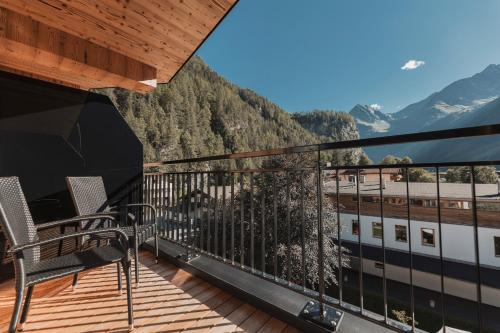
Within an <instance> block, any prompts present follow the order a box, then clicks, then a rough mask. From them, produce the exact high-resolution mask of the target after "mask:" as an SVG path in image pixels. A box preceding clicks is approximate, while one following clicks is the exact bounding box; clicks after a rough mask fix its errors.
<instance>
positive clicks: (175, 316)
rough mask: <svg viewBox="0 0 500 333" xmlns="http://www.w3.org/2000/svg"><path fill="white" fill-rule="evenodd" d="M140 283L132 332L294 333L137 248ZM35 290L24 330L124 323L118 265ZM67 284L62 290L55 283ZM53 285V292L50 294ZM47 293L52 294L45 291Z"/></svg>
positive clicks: (4, 311) (2, 289)
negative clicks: (72, 283)
mask: <svg viewBox="0 0 500 333" xmlns="http://www.w3.org/2000/svg"><path fill="white" fill-rule="evenodd" d="M140 273H141V284H140V285H139V287H138V288H133V296H134V316H135V326H136V330H135V331H134V332H136V333H139V332H166V331H168V332H174V331H175V332H181V331H182V332H196V333H200V332H232V331H248V332H257V331H259V330H260V331H261V332H271V333H274V332H276V333H278V332H281V331H287V332H298V331H296V330H293V328H290V327H287V326H286V325H285V324H284V323H282V322H281V321H279V320H277V319H274V318H271V317H270V316H269V315H267V314H265V313H264V312H262V311H260V310H257V309H255V308H254V307H253V306H251V305H249V304H246V303H244V302H242V301H241V300H239V299H237V298H236V297H234V296H231V295H230V294H228V293H226V292H224V291H222V290H221V289H219V288H216V287H214V286H212V285H210V284H209V283H207V282H205V281H203V280H200V279H199V278H197V277H195V276H193V275H191V274H190V273H188V272H186V271H184V270H182V269H179V268H178V267H176V266H174V265H172V264H170V263H168V262H165V261H163V260H160V261H159V263H158V264H155V262H154V257H152V256H151V255H150V254H149V253H148V252H144V251H143V252H141V266H140ZM70 278H71V277H69V280H68V278H67V279H65V280H64V279H63V280H55V281H49V282H46V283H43V284H40V285H38V286H37V288H36V289H35V294H34V296H35V297H34V298H33V300H32V308H31V311H30V316H29V318H28V322H27V324H26V327H25V331H26V332H37V333H49V332H50V333H73V332H75V333H76V332H118V331H123V330H125V329H126V327H127V312H126V304H127V301H126V293H125V292H124V293H123V294H121V295H119V294H118V293H117V289H116V265H109V266H106V267H102V268H98V269H95V270H92V271H90V272H88V273H87V274H83V275H82V276H81V277H80V279H79V284H78V288H77V289H76V290H75V291H74V292H72V291H71V290H70V288H69V287H68V286H69V281H70V280H71V279H70ZM61 281H63V282H64V283H65V288H64V290H62V291H61V290H58V289H59V288H60V286H58V284H59V283H60V282H61ZM13 287H14V284H13V283H12V281H9V282H7V283H3V284H0V294H1V295H2V296H1V298H0V304H4V305H6V304H7V305H8V306H7V307H5V306H4V307H0V331H1V332H4V331H5V330H6V327H7V325H8V322H9V320H10V310H11V307H12V302H13V299H14V293H13ZM56 290H57V294H53V292H54V291H56ZM47 295H50V296H47Z"/></svg>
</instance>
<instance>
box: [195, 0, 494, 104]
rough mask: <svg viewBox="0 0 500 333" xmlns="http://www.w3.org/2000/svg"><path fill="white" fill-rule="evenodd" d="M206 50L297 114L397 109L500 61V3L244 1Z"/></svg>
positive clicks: (221, 68)
mask: <svg viewBox="0 0 500 333" xmlns="http://www.w3.org/2000/svg"><path fill="white" fill-rule="evenodd" d="M198 55H200V56H201V57H202V58H203V59H204V60H205V61H206V62H207V63H208V65H209V66H211V67H212V68H213V69H214V70H216V71H217V72H218V73H220V74H221V75H223V76H224V77H226V78H227V79H229V80H230V81H232V82H234V83H236V84H238V85H240V86H243V87H247V88H250V89H252V90H255V91H256V92H257V93H259V94H261V95H263V96H265V97H267V98H269V99H270V100H271V101H273V102H275V103H277V104H278V105H280V106H281V107H283V108H285V109H286V110H287V111H307V110H311V109H335V110H340V111H349V110H350V109H351V108H352V106H354V105H355V104H357V103H361V104H379V105H381V106H382V107H383V109H382V111H385V112H395V111H398V110H399V109H401V108H402V107H404V106H406V105H408V104H410V103H413V102H416V101H419V100H421V99H422V98H425V97H427V96H428V95H429V94H431V93H432V92H435V91H438V90H440V89H442V88H444V87H445V86H446V85H447V84H449V83H451V82H453V81H455V80H457V79H460V78H464V77H467V76H470V75H473V74H475V73H477V72H480V71H481V70H483V69H484V68H485V67H486V66H487V65H488V64H491V63H500V0H418V1H411V0H309V1H308V0H240V1H239V3H238V4H237V5H236V7H235V8H234V9H233V11H232V12H231V13H230V14H229V15H228V16H227V17H226V19H225V20H224V21H223V22H222V23H221V24H220V25H219V27H218V29H217V30H216V31H215V32H214V33H213V34H212V35H211V36H210V38H209V39H208V40H207V41H206V42H205V44H204V45H203V46H202V47H201V48H200V49H199V51H198ZM409 60H415V61H416V62H415V63H410V64H409V65H407V68H413V67H416V66H417V65H419V64H421V63H419V62H418V61H422V62H425V64H421V66H419V67H417V68H415V69H410V70H403V69H401V67H403V66H404V65H405V64H406V63H407V62H408V61H409ZM411 65H413V66H411Z"/></svg>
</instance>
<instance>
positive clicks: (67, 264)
mask: <svg viewBox="0 0 500 333" xmlns="http://www.w3.org/2000/svg"><path fill="white" fill-rule="evenodd" d="M124 255H125V253H124V252H123V249H122V248H121V247H120V245H119V243H118V242H116V241H112V242H111V243H110V244H109V245H106V246H102V247H97V248H92V249H89V250H85V251H82V252H74V253H71V254H67V255H64V256H60V257H55V258H50V259H46V260H42V261H39V262H36V263H33V264H31V265H29V266H28V267H27V276H26V278H27V280H26V281H27V285H31V284H35V283H39V282H42V281H45V280H49V279H53V278H57V277H61V276H66V275H68V274H73V273H78V272H82V271H84V270H87V269H89V268H95V267H100V266H104V265H107V264H110V263H115V262H119V261H120V260H121V259H122V258H123V257H124Z"/></svg>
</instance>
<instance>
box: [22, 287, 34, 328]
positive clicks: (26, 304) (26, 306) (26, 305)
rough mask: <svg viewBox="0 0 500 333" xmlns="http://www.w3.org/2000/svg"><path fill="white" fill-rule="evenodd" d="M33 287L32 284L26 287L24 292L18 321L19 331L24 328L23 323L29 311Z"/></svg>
mask: <svg viewBox="0 0 500 333" xmlns="http://www.w3.org/2000/svg"><path fill="white" fill-rule="evenodd" d="M33 288H34V286H29V287H28V293H27V294H26V299H25V300H24V307H23V312H22V313H21V321H20V325H19V331H22V330H23V329H24V324H25V323H26V320H27V319H28V313H29V311H30V303H31V296H33Z"/></svg>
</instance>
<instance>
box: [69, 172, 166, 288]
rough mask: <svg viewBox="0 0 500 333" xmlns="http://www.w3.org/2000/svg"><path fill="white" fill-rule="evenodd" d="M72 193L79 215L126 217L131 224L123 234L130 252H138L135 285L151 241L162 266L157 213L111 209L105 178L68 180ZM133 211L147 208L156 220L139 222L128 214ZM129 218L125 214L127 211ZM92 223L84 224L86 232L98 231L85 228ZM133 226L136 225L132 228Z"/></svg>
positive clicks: (135, 256) (124, 207) (119, 208)
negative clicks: (142, 255) (141, 254)
mask: <svg viewBox="0 0 500 333" xmlns="http://www.w3.org/2000/svg"><path fill="white" fill-rule="evenodd" d="M66 182H67V184H68V189H69V192H70V194H71V198H72V199H73V203H74V205H75V209H76V213H77V214H78V215H90V214H99V213H100V214H112V215H113V216H126V219H127V221H126V222H127V223H128V222H130V223H129V224H125V225H122V230H123V231H124V232H125V233H126V234H127V236H128V238H129V244H130V248H131V249H134V258H135V282H136V285H138V284H139V246H140V245H141V244H143V243H145V242H146V241H147V240H149V239H151V238H153V237H154V239H155V250H156V262H158V228H157V225H156V209H155V208H154V207H153V206H152V205H150V204H146V203H133V204H126V205H122V206H109V201H108V197H107V195H106V190H105V188H104V183H103V180H102V177H66ZM132 207H144V208H148V209H151V211H152V214H151V215H152V219H149V220H148V219H146V218H145V219H142V223H140V222H141V221H140V220H141V219H139V218H136V216H134V215H133V214H131V213H130V212H128V209H129V208H132ZM124 210H125V211H126V214H123V211H124ZM85 223H88V222H82V227H84V228H90V229H93V228H97V227H98V225H97V224H95V223H94V224H92V225H90V226H89V225H85ZM130 224H132V225H130ZM73 281H74V283H73V284H74V285H76V282H77V278H76V275H75V279H74V280H73Z"/></svg>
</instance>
